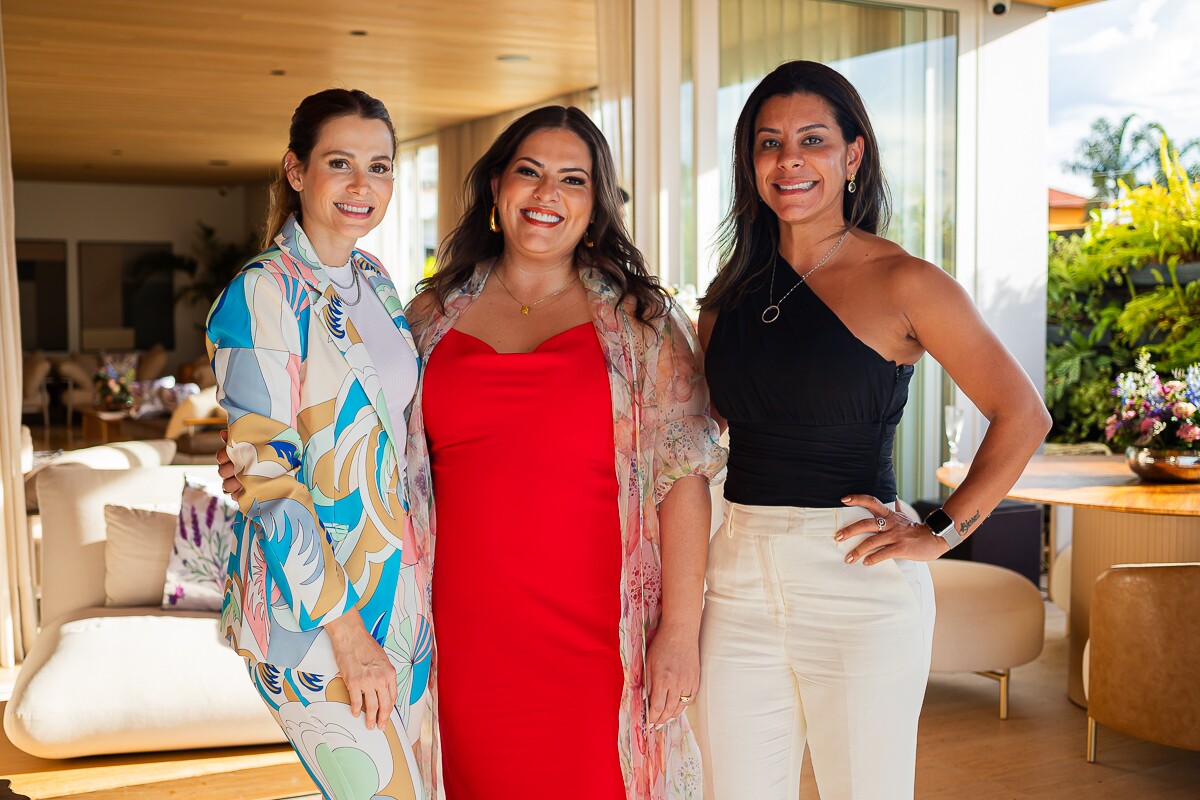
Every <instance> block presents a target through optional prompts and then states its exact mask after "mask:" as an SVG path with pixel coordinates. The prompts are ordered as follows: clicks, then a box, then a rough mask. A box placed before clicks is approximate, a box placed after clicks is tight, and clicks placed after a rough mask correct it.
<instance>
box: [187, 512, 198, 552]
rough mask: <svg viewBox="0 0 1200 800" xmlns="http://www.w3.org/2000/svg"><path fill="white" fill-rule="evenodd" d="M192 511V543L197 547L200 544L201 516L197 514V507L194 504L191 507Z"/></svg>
mask: <svg viewBox="0 0 1200 800" xmlns="http://www.w3.org/2000/svg"><path fill="white" fill-rule="evenodd" d="M189 510H190V511H191V512H192V543H193V544H195V545H196V547H199V546H200V517H199V516H197V514H196V507H195V506H192V507H191V509H189Z"/></svg>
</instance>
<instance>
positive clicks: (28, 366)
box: [21, 350, 52, 429]
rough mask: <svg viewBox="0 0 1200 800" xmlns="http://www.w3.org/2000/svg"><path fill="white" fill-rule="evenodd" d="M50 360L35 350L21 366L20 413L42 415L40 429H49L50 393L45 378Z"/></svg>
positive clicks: (48, 370) (26, 357)
mask: <svg viewBox="0 0 1200 800" xmlns="http://www.w3.org/2000/svg"><path fill="white" fill-rule="evenodd" d="M51 366H52V365H51V364H50V359H48V358H46V356H45V355H43V354H42V351H41V350H35V351H34V352H32V353H30V354H29V355H27V356H25V358H24V360H23V361H22V364H21V413H22V414H37V413H40V414H41V415H42V427H43V429H48V428H49V427H50V393H49V392H48V391H46V378H47V377H48V376H49V375H50V367H51Z"/></svg>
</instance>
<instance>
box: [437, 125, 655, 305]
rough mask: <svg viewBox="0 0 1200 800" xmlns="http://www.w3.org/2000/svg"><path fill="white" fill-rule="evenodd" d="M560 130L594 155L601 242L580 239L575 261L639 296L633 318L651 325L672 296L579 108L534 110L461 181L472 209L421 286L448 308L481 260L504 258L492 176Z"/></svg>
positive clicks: (621, 292)
mask: <svg viewBox="0 0 1200 800" xmlns="http://www.w3.org/2000/svg"><path fill="white" fill-rule="evenodd" d="M556 129H561V130H567V131H570V132H571V133H574V134H575V135H576V136H578V137H579V138H580V139H582V140H583V142H584V144H586V145H587V148H588V151H589V152H590V153H591V156H592V176H591V178H592V191H593V193H594V198H595V199H594V202H593V209H592V223H591V226H590V228H589V231H590V232H589V236H590V237H591V240H592V241H593V242H594V243H595V246H594V247H586V246H584V244H583V241H582V240H581V241H580V242H579V243H578V244H576V246H575V263H576V264H579V265H581V266H587V267H595V268H596V269H599V270H600V271H601V272H603V273H604V274H605V275H607V276H608V278H609V280H611V281H612V283H613V285H614V286H615V287H616V289H617V294H618V296H619V298H618V301H617V302H618V304H619V303H620V302H623V301H624V300H625V298H627V297H633V298H634V301H635V303H636V305H635V310H634V315H635V316H636V317H637V318H638V319H639V320H640V321H642V322H648V321H649V320H651V319H655V318H657V317H661V316H663V315H665V314H666V313H667V309H668V307H669V302H670V300H669V295H668V294H667V292H666V290H665V289H663V287H662V286H661V285H660V284H659V282H658V278H656V277H655V276H653V275H651V274H650V273H649V271H648V270H647V269H646V260H645V258H644V257H643V256H642V253H641V251H639V250H638V249H637V247H635V246H634V244H633V241H632V240H631V239H630V238H629V233H628V232H627V231H626V229H625V214H624V209H623V206H622V202H621V190H620V188H619V187H618V186H617V170H616V167H615V166H614V164H613V158H612V154H611V153H610V151H609V149H608V141H607V140H605V138H604V134H602V133H601V132H600V129H599V128H597V127H596V125H595V123H593V122H592V121H591V120H590V119H588V116H587V114H585V113H583V112H582V111H580V110H579V109H578V108H575V107H574V106H572V107H570V108H566V107H563V106H543V107H542V108H537V109H534V110H533V111H530V112H529V113H528V114H525V115H524V116H522V117H521V118H520V119H517V120H516V121H514V122H513V123H512V124H511V125H509V126H508V127H507V128H505V129H504V132H503V133H501V134H500V136H498V137H497V138H496V141H495V142H493V143H492V146H491V147H490V148H488V151H487V152H486V153H484V154H483V156H482V157H481V158H480V159H479V160H478V161H476V162H475V166H473V167H471V171H470V172H469V173H468V174H467V178H466V180H465V181H464V182H463V202H464V206H465V209H466V210H464V211H463V215H462V217H461V218H460V219H459V221H458V225H457V227H455V229H454V230H453V231H452V232H451V233H450V235H448V236H447V237H446V238H445V240H444V241H443V242H442V245H441V248H440V250H439V252H438V259H437V261H438V269H437V272H435V273H434V274H433V275H431V276H430V277H428V278H426V279H425V280H423V281H421V283H420V285H419V286H418V289H419V290H421V291H424V290H426V289H429V290H432V291H433V293H434V295H435V296H436V297H437V302H438V306H439V308H441V310H443V311H445V308H446V301H447V300H448V299H449V298H450V295H451V294H452V293H453V292H455V291H456V290H458V289H460V288H461V287H463V286H464V285H466V283H467V281H469V280H470V279H471V277H472V276H473V275H474V274H475V267H476V265H477V264H478V263H479V262H481V261H483V260H485V259H488V258H498V257H499V256H500V254H501V253H502V252H503V251H504V233H503V231H501V232H500V233H492V231H491V229H490V228H488V216H489V214H491V210H492V205H493V202H494V200H493V198H492V178H494V177H496V176H498V175H500V174H501V173H502V172H503V171H504V170H505V169H506V168H507V167H508V165H509V164H510V163H511V162H512V160H513V158H515V157H516V155H517V150H518V148H520V146H521V143H522V142H524V141H525V139H526V138H527V137H528V136H529V135H530V134H532V133H536V132H537V131H543V130H556Z"/></svg>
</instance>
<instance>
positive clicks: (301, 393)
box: [208, 217, 432, 721]
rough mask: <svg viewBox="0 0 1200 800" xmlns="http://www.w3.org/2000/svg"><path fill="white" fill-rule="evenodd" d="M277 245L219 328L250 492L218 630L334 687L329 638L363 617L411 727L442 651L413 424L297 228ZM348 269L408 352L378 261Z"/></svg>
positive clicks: (221, 376)
mask: <svg viewBox="0 0 1200 800" xmlns="http://www.w3.org/2000/svg"><path fill="white" fill-rule="evenodd" d="M275 245H276V246H275V247H274V248H273V249H271V250H268V251H266V252H265V253H262V254H261V255H259V256H258V257H257V258H256V259H255V260H254V261H253V262H251V263H250V264H248V265H247V266H246V267H245V268H244V269H243V270H242V271H241V273H240V274H239V275H238V276H237V277H236V278H235V279H234V280H233V282H232V283H230V285H229V287H228V288H226V289H225V291H224V292H223V293H222V294H221V296H220V298H218V299H217V302H216V303H215V304H214V306H213V308H212V311H211V312H209V318H208V350H209V355H210V357H211V358H212V360H213V369H214V370H215V371H216V375H217V385H218V392H217V398H218V400H219V401H220V403H221V405H222V406H223V407H224V408H225V409H226V410H227V411H228V412H229V454H230V458H231V459H232V461H233V463H234V464H235V465H236V466H237V468H238V471H239V473H240V478H241V481H242V485H243V486H244V487H245V490H244V491H243V493H242V495H241V496H240V498H239V499H238V504H239V507H240V509H241V514H239V515H238V523H237V524H236V525H235V534H236V539H235V542H234V546H233V553H232V555H231V556H230V561H229V574H228V578H227V582H226V586H225V599H224V605H223V609H222V615H221V628H222V630H223V631H224V632H225V635H226V637H227V638H228V639H229V641H230V643H231V644H232V645H233V647H234V648H235V649H236V650H237V651H238V652H239V653H241V654H242V655H244V656H248V657H250V658H252V659H254V660H255V661H260V662H267V663H270V664H274V665H276V666H280V667H288V668H292V669H296V670H300V671H303V672H313V673H319V674H326V675H332V674H334V673H336V672H337V671H338V670H337V665H336V663H335V661H334V658H333V650H332V647H331V645H330V642H329V637H328V636H325V635H322V630H321V626H322V625H325V624H327V623H329V622H331V621H332V620H334V619H337V618H338V617H339V616H341V615H342V614H344V613H345V612H346V611H348V610H350V609H358V611H359V613H360V614H361V615H362V618H363V623H364V624H365V625H366V628H367V630H368V631H369V632H370V633H371V635H372V636H374V637H375V639H376V641H378V642H379V643H380V644H381V645H382V646H383V648H384V649H385V650H386V651H387V653H388V655H389V657H390V658H391V660H392V661H393V662H394V663H395V664H396V667H397V672H398V677H399V681H400V687H399V688H400V703H399V705H400V707H401V712H402V715H403V717H404V719H405V720H406V721H407V709H408V707H409V704H411V703H413V702H415V701H416V700H418V699H419V698H420V697H421V695H422V694H424V691H425V686H426V682H427V678H428V673H429V666H430V662H431V660H432V652H431V651H432V643H431V632H430V625H429V622H428V618H427V614H426V610H425V609H426V607H427V606H426V600H427V597H428V592H427V587H426V583H427V581H424V580H421V579H418V576H417V568H416V553H417V548H416V547H415V545H414V544H413V541H412V528H411V526H409V525H408V524H407V522H408V514H407V511H406V509H407V498H406V497H405V494H404V489H403V486H402V484H403V480H402V473H403V470H402V469H400V466H401V463H402V462H400V461H399V460H398V458H399V457H402V456H403V453H401V452H399V451H398V448H397V445H398V443H400V444H402V443H403V442H404V439H403V438H399V439H398V438H397V437H396V433H395V431H396V426H397V425H402V424H403V420H392V419H390V417H389V416H388V406H387V402H386V401H385V400H384V398H383V393H382V390H381V388H380V382H379V376H378V372H377V370H376V365H375V364H374V363H372V361H371V357H370V355H369V354H368V352H367V348H366V346H365V345H364V344H363V342H362V340H361V339H360V337H359V335H358V332H357V331H356V330H355V328H354V325H353V323H351V322H350V321H349V320H347V319H346V313H345V312H346V309H345V307H344V306H343V304H342V302H341V299H340V298H339V297H338V294H337V291H336V290H335V289H334V288H333V285H332V284H331V283H330V281H329V278H328V276H327V274H326V272H325V270H324V268H323V267H322V266H321V263H320V260H319V259H318V258H317V255H316V253H315V251H314V250H313V249H312V245H311V244H310V243H309V241H308V237H306V236H305V234H304V231H303V230H301V228H300V226H299V225H298V224H297V222H296V219H295V217H292V218H290V219H289V220H288V221H287V223H286V224H285V225H284V228H283V231H282V232H281V233H280V235H279V236H278V237H276V239H275ZM351 258H352V260H353V261H354V264H355V266H357V267H358V268H360V269H362V270H363V273H364V277H365V278H366V279H367V285H368V286H369V287H370V289H371V290H372V291H374V292H375V294H376V296H377V297H378V298H379V299H380V300H381V301H382V302H383V305H384V308H385V309H387V311H388V312H389V313H390V314H391V316H392V319H393V321H394V322H395V323H396V327H397V328H398V329H399V330H400V332H401V334H402V335H403V336H404V338H405V339H406V340H407V341H408V342H409V343H410V344H411V343H412V335H411V334H410V333H409V331H408V325H407V323H406V321H405V319H404V315H403V312H402V305H401V302H400V299H399V297H398V296H397V294H396V289H395V287H394V286H393V285H392V282H391V280H390V279H389V278H388V276H387V275H386V274H385V273H384V271H383V269H382V267H381V266H380V265H379V262H377V261H376V260H375V259H374V258H373V257H372V256H370V255H367V254H366V253H363V252H360V251H358V250H355V251H354V252H353V254H352V256H351ZM400 430H401V432H403V428H401V429H400Z"/></svg>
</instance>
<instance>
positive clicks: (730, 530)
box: [693, 502, 934, 800]
mask: <svg viewBox="0 0 1200 800" xmlns="http://www.w3.org/2000/svg"><path fill="white" fill-rule="evenodd" d="M870 516H871V515H870V514H869V513H868V512H866V511H864V510H863V509H860V508H842V509H836V508H789V507H771V506H744V505H738V504H736V503H729V502H726V504H725V521H724V524H723V525H722V526H721V528H720V529H718V530H717V532H716V535H715V536H713V539H712V543H711V545H710V548H709V557H708V576H707V577H708V589H707V592H706V593H705V598H704V619H703V623H702V625H701V628H700V667H701V677H700V693H699V696H698V697H697V700H696V706H695V708H694V709H693V718H694V719H695V720H696V722H697V725H696V735H697V737H698V738H699V740H700V747H701V750H702V752H703V756H704V789H705V791H704V796H705V798H707V799H708V800H797V798H798V797H799V792H800V765H801V759H802V756H803V754H804V747H805V744H806V743H807V745H808V747H809V751H810V755H811V757H812V762H813V770H814V772H815V773H816V779H817V786H818V789H819V791H820V794H821V800H911V798H912V797H913V779H914V772H915V764H916V751H917V719H918V717H919V716H920V713H921V703H922V701H923V700H924V696H925V684H926V681H927V680H928V677H929V655H930V647H931V643H932V637H933V616H934V605H933V586H932V584H931V582H930V579H929V568H928V567H927V566H926V565H925V564H924V563H922V562H915V561H897V560H894V559H889V560H887V561H883V562H881V563H879V564H875V565H873V566H869V567H868V566H863V564H862V562H861V561H858V562H856V563H854V564H846V563H845V557H846V554H847V553H849V552H850V550H852V549H853V548H854V547H855V546H856V545H857V544H858V543H859V542H861V541H862V540H863V538H865V537H863V536H858V537H854V538H851V539H847V540H846V541H843V542H836V541H834V539H833V534H834V532H835V531H837V530H838V529H839V528H841V527H844V526H845V525H848V524H850V523H851V522H853V521H854V520H857V519H863V518H868V517H870Z"/></svg>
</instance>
